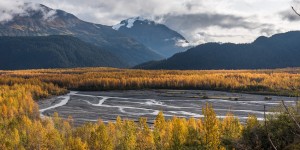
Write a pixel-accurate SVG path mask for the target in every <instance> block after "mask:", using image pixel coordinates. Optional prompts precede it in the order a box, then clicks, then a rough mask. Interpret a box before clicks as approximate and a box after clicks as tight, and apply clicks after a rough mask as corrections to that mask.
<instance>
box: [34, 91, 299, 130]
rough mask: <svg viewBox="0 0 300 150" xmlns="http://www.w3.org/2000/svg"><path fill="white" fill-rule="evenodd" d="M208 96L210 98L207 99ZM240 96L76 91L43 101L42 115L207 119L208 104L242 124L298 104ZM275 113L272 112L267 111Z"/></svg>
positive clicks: (84, 119)
mask: <svg viewBox="0 0 300 150" xmlns="http://www.w3.org/2000/svg"><path fill="white" fill-rule="evenodd" d="M203 97H206V98H208V99H203ZM267 97H268V98H271V100H265V99H266V96H263V95H253V94H240V93H229V92H219V91H199V90H143V91H139V90H131V91H99V92H76V91H72V92H70V93H69V94H67V95H64V96H59V97H54V98H51V99H48V100H43V101H40V102H39V106H40V113H41V116H42V117H44V116H51V115H52V114H53V113H54V112H58V113H59V115H60V116H61V117H63V118H67V117H68V116H69V115H71V116H72V117H73V119H74V122H75V124H77V125H78V124H82V123H84V122H87V121H91V122H94V121H97V119H99V118H101V119H102V120H103V121H105V122H107V121H114V120H115V118H116V117H117V116H121V117H122V118H129V119H134V120H138V118H139V117H147V118H148V121H149V123H151V122H153V120H154V119H155V117H156V115H157V114H158V112H159V111H163V112H164V115H165V117H167V118H170V117H172V116H174V115H176V116H178V117H186V118H189V117H195V118H199V117H203V115H202V107H203V105H205V104H206V103H210V104H212V105H213V107H214V109H215V111H216V113H217V116H218V117H219V118H224V116H225V115H226V113H228V112H232V113H233V114H235V115H236V116H238V117H239V118H240V120H241V121H242V122H244V121H245V120H246V119H247V116H248V114H254V115H256V116H257V117H258V119H259V120H263V115H264V105H266V108H267V110H270V109H272V108H274V107H277V106H279V105H280V104H281V100H284V101H285V103H286V104H287V105H294V104H295V101H294V100H295V99H296V98H290V97H281V96H267ZM267 113H271V112H267Z"/></svg>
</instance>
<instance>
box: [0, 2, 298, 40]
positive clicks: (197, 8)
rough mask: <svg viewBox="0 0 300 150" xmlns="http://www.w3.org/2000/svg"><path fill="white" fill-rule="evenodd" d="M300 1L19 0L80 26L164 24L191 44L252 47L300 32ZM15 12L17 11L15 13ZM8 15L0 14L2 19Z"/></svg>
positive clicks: (4, 4) (6, 4) (4, 5)
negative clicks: (61, 13) (135, 20)
mask: <svg viewBox="0 0 300 150" xmlns="http://www.w3.org/2000/svg"><path fill="white" fill-rule="evenodd" d="M299 1H300V0H18V2H34V3H41V4H44V5H46V6H49V7H51V8H54V9H62V10H65V11H67V12H70V13H72V14H74V15H76V16H77V17H79V18H80V19H82V20H85V21H89V22H93V23H99V24H104V25H115V24H118V23H119V22H120V21H121V20H124V19H127V18H130V17H136V16H142V17H144V18H148V19H153V20H155V21H157V22H160V23H164V24H166V25H167V26H169V27H170V28H172V29H174V30H176V31H178V32H179V33H181V34H182V35H183V36H185V37H186V38H187V39H188V40H189V41H191V42H192V43H198V44H199V43H205V42H233V43H246V42H252V41H253V40H254V39H255V38H256V37H258V36H260V35H265V36H270V35H273V34H275V33H281V32H286V31H291V30H299V29H300V26H299V25H300V17H297V16H296V15H295V14H294V13H293V11H292V9H291V5H293V6H295V8H296V9H297V10H299V11H300V5H299V4H300V3H299ZM13 3H14V0H0V11H1V9H7V8H14V6H15V5H14V4H13ZM14 9H16V10H17V8H14ZM3 15H4V14H2V16H1V14H0V18H1V17H7V16H3Z"/></svg>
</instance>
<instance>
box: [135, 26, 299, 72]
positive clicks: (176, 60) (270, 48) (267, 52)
mask: <svg viewBox="0 0 300 150" xmlns="http://www.w3.org/2000/svg"><path fill="white" fill-rule="evenodd" d="M299 39H300V32H299V31H294V32H287V33H283V34H277V35H274V36H272V37H270V38H267V37H259V38H258V39H257V40H255V41H254V42H253V43H251V44H231V43H226V44H218V43H207V44H203V45H199V46H197V47H195V48H192V49H189V50H188V51H186V52H183V53H178V54H175V55H174V56H173V57H171V58H169V59H167V60H163V61H158V62H153V61H152V62H148V63H144V64H141V65H139V66H136V68H144V69H265V68H270V69H271V68H285V67H300V61H299V58H300V42H299Z"/></svg>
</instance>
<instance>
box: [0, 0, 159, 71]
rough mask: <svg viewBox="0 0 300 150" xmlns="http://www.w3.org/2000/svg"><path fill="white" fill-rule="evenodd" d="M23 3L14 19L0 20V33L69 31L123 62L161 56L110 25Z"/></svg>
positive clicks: (69, 33)
mask: <svg viewBox="0 0 300 150" xmlns="http://www.w3.org/2000/svg"><path fill="white" fill-rule="evenodd" d="M22 7H24V8H23V9H24V13H22V14H15V15H14V18H13V20H11V21H8V22H2V23H1V24H0V36H42V35H70V36H74V37H77V38H79V39H81V40H83V41H85V42H89V43H92V44H94V45H96V46H98V47H99V48H101V49H105V50H108V51H110V52H111V53H113V54H114V55H115V56H117V57H119V58H120V59H121V60H122V61H123V62H124V64H125V65H124V66H127V65H129V66H133V65H136V64H139V63H142V62H146V61H150V60H159V59H161V58H162V57H161V56H160V55H158V54H157V53H155V52H153V51H152V50H150V49H149V48H147V47H146V46H144V45H143V44H141V43H139V42H138V41H136V40H134V39H133V38H131V37H129V36H127V35H125V34H122V33H120V32H118V31H115V30H113V29H111V27H109V26H104V25H100V24H93V23H89V22H85V21H82V20H80V19H78V18H77V17H75V16H74V15H72V14H69V13H67V12H64V11H62V10H53V9H51V8H48V7H46V6H44V5H39V4H32V3H27V4H24V6H22Z"/></svg>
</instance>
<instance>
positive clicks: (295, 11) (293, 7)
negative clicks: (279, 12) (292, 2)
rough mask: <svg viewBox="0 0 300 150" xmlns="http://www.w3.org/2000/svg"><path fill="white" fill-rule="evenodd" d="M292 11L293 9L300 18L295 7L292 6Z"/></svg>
mask: <svg viewBox="0 0 300 150" xmlns="http://www.w3.org/2000/svg"><path fill="white" fill-rule="evenodd" d="M292 9H293V11H294V12H295V13H296V14H297V15H298V16H300V14H299V13H298V12H297V11H296V10H295V9H294V7H293V6H292Z"/></svg>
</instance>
